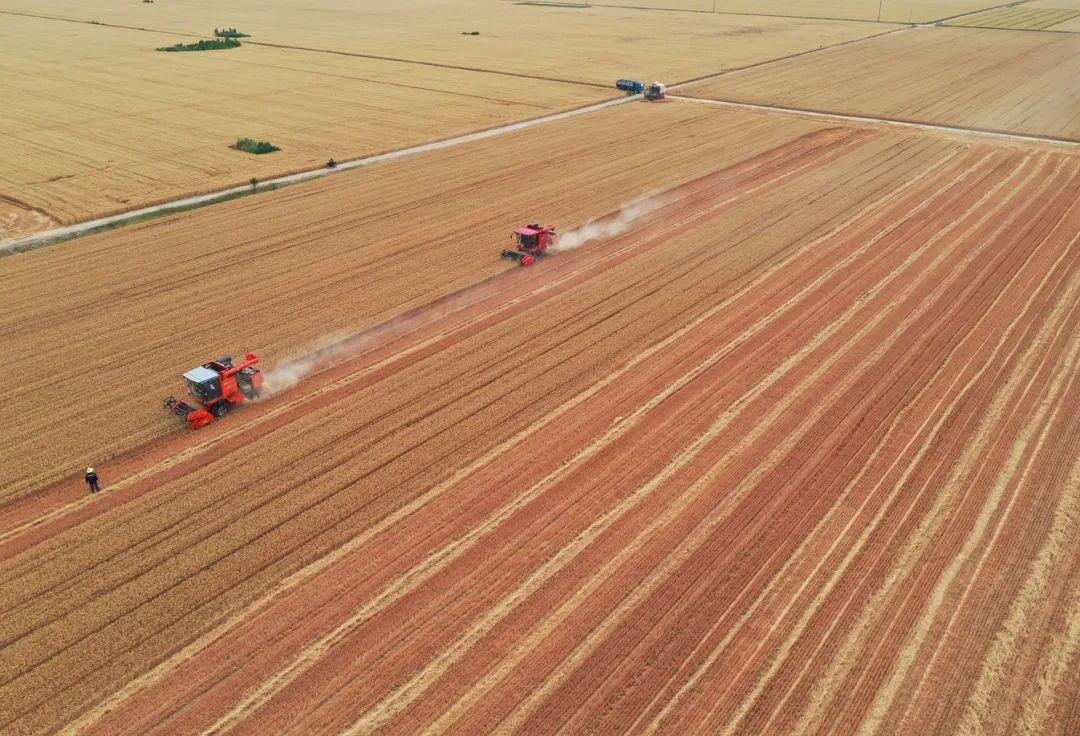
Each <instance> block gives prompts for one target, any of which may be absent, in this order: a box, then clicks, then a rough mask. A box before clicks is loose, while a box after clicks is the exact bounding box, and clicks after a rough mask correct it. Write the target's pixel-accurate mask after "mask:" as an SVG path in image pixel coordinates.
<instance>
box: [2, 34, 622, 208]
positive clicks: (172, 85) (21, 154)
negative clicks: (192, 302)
mask: <svg viewBox="0 0 1080 736" xmlns="http://www.w3.org/2000/svg"><path fill="white" fill-rule="evenodd" d="M3 19H4V20H3V23H0V45H2V46H3V48H4V49H5V60H6V61H7V62H8V64H7V65H6V67H5V72H6V73H5V75H4V77H3V81H0V95H2V96H3V98H4V100H5V106H4V107H5V109H4V115H3V117H2V118H0V133H2V134H3V143H2V144H0V197H4V196H6V197H13V198H17V199H19V200H21V201H22V202H25V203H28V204H29V205H32V206H33V207H37V208H39V209H41V210H44V211H45V212H47V213H48V214H49V215H50V216H51V218H52V219H53V220H55V221H59V222H61V223H71V222H76V221H80V220H87V219H92V218H94V217H96V216H101V215H105V214H109V213H112V212H117V211H123V210H128V209H135V208H137V207H139V206H142V205H147V204H152V203H155V202H159V201H162V200H166V199H171V198H175V197H179V196H182V195H186V194H195V193H199V192H203V191H213V190H216V189H220V188H223V187H226V186H234V185H240V184H244V183H246V182H247V181H248V180H249V179H250V178H251V177H256V178H259V179H264V178H268V177H270V176H273V175H275V174H284V173H287V172H289V171H294V170H299V169H310V168H314V167H317V166H320V165H322V164H323V163H324V162H325V161H326V160H327V159H329V158H331V157H335V158H337V159H338V160H345V159H348V158H355V157H359V156H361V155H364V154H372V153H378V152H381V151H385V150H390V149H395V148H401V147H405V146H408V145H412V144H417V143H422V142H425V141H429V140H435V139H439V138H445V137H449V136H451V135H454V134H458V133H464V132H468V131H472V130H478V129H481V128H488V127H492V126H494V125H497V124H500V123H505V122H509V121H513V120H519V119H525V118H535V117H539V116H541V115H544V114H546V113H549V112H552V111H554V110H558V109H562V108H570V107H577V106H581V105H584V104H588V103H590V102H595V101H598V100H601V99H604V98H605V97H611V96H612V94H611V92H610V91H607V90H601V89H595V88H590V87H587V86H582V85H576V84H563V83H559V82H549V81H541V80H530V82H529V83H528V84H527V85H526V84H522V83H521V80H517V79H514V78H513V77H507V76H505V75H497V74H482V73H476V72H466V71H459V70H454V69H440V68H436V67H431V66H417V65H411V64H400V63H394V62H387V61H379V60H376V59H359V58H354V57H348V56H340V55H332V54H319V53H312V52H305V51H295V50H289V49H274V48H269V47H258V46H249V45H244V46H243V47H241V48H238V49H229V50H226V51H207V52H200V53H186V54H162V53H156V52H154V48H155V47H156V46H161V45H165V44H167V43H173V42H174V41H175V40H176V39H177V38H178V37H177V36H169V35H163V34H154V33H144V32H140V31H131V30H124V29H117V28H108V27H99V26H91V25H86V24H81V23H63V22H58V21H51V20H41V19H36V18H26V17H20V16H12V15H5V16H3ZM212 27H213V26H210V28H212ZM58 45H59V46H61V47H63V48H65V49H70V51H69V52H66V53H64V54H57V53H56V48H57V46H58ZM244 136H246V137H252V138H256V139H260V140H270V141H272V142H273V143H274V144H275V145H277V146H279V147H280V148H281V149H282V150H281V151H278V152H275V153H273V154H270V155H266V156H252V155H250V154H245V153H243V152H240V151H236V150H233V149H232V148H230V146H231V145H232V144H233V143H234V142H235V141H236V139H237V138H239V137H244Z"/></svg>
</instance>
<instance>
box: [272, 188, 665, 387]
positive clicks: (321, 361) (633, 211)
mask: <svg viewBox="0 0 1080 736" xmlns="http://www.w3.org/2000/svg"><path fill="white" fill-rule="evenodd" d="M669 201H671V196H670V195H669V194H667V193H660V194H653V195H647V196H644V197H641V198H640V199H636V200H634V201H633V202H630V203H629V204H626V205H624V206H623V207H622V208H621V209H620V210H619V211H617V212H612V213H609V214H607V215H604V216H602V217H599V218H597V219H595V220H590V221H589V222H587V223H585V224H584V225H582V226H581V227H578V228H575V229H574V230H571V231H569V232H567V233H564V234H563V235H561V236H560V237H559V242H558V243H557V244H556V245H554V246H552V247H551V248H550V249H549V250H550V251H567V250H573V249H575V248H580V247H581V246H583V245H585V244H586V243H590V242H592V241H594V240H608V239H610V238H614V237H617V236H619V235H622V234H623V233H624V232H626V231H627V230H629V229H630V227H631V226H632V225H634V224H635V223H636V222H637V221H638V220H640V219H641V218H643V217H646V216H648V215H649V214H651V213H653V212H655V211H656V210H657V209H659V208H660V207H662V206H663V205H665V204H667V203H668V202H669ZM494 278H498V277H494ZM492 281H493V279H488V280H486V281H482V282H480V283H478V284H474V285H473V286H468V287H466V288H464V289H461V290H459V291H455V292H453V293H451V294H448V295H446V296H444V297H442V298H440V299H436V300H435V301H433V302H430V303H429V304H425V305H422V306H420V307H417V308H416V309H413V310H411V311H408V312H405V313H404V314H401V315H398V316H397V317H394V318H392V319H390V320H388V321H386V322H381V323H379V324H377V325H375V326H374V327H371V328H369V329H367V330H364V331H363V332H360V333H349V332H347V331H340V332H335V333H331V334H329V335H324V336H323V337H321V338H319V339H318V340H316V341H315V343H313V344H312V345H311V346H310V347H309V348H307V349H306V350H305V351H304V352H303V353H300V354H299V355H295V356H293V357H292V358H289V359H288V360H286V361H284V362H283V363H280V364H278V365H276V366H274V367H273V368H270V369H268V370H266V371H264V372H263V376H264V383H263V393H262V395H263V396H264V397H265V398H270V397H271V396H276V395H278V394H280V393H282V392H284V391H288V390H289V389H291V388H293V387H295V386H296V385H297V384H299V383H300V382H301V381H303V380H304V379H305V378H307V377H308V376H310V375H311V374H312V373H315V372H317V371H320V370H323V369H325V368H329V367H330V366H332V365H334V364H336V363H341V362H343V361H346V360H351V359H352V358H357V357H359V356H361V355H363V354H364V353H366V352H368V351H370V350H373V349H375V348H377V347H381V346H383V345H385V344H387V343H389V342H391V341H393V340H396V339H398V338H400V337H401V336H403V335H405V334H407V333H409V332H413V331H414V330H417V329H419V328H421V327H423V326H425V325H429V324H432V323H434V322H436V321H441V320H443V319H445V318H446V316H447V315H448V314H450V313H451V312H455V311H457V310H459V309H463V308H465V307H468V306H470V305H472V304H475V303H476V302H477V301H478V300H480V299H482V298H484V297H486V296H488V295H490V285H491V283H492Z"/></svg>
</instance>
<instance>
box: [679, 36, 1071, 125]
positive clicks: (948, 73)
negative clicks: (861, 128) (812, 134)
mask: <svg viewBox="0 0 1080 736" xmlns="http://www.w3.org/2000/svg"><path fill="white" fill-rule="evenodd" d="M1078 78H1080V36H1074V35H1069V34H1063V33H1024V32H1020V31H1017V32H1007V31H1000V30H987V29H975V28H972V29H968V28H919V29H915V30H911V31H903V32H900V33H894V34H890V35H888V36H883V37H881V38H876V39H870V40H868V41H864V42H861V43H858V44H853V45H850V46H845V47H842V48H838V49H834V50H828V51H823V52H821V53H818V54H812V55H808V56H805V57H802V58H796V59H791V60H788V61H780V62H777V63H775V64H769V65H766V66H763V67H760V68H757V69H750V70H747V71H744V72H738V73H735V74H731V75H726V76H722V77H718V78H716V79H712V80H708V81H704V82H700V83H698V84H694V85H690V86H688V87H685V88H682V89H680V90H679V93H680V94H684V95H688V96H692V97H704V98H709V99H719V100H732V101H737V102H750V103H755V104H763V105H779V106H790V107H796V108H802V109H811V110H821V111H827V112H837V113H851V114H858V115H868V116H875V117H886V118H894V119H900V120H909V121H914V122H924V123H936V124H942V125H952V126H959V127H971V128H978V129H983V130H995V131H1001V132H1013V133H1027V134H1032V135H1042V136H1051V137H1055V138H1064V139H1068V140H1080V85H1077V84H1075V80H1076V79H1078Z"/></svg>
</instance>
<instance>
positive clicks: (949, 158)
mask: <svg viewBox="0 0 1080 736" xmlns="http://www.w3.org/2000/svg"><path fill="white" fill-rule="evenodd" d="M959 155H960V152H959V151H953V152H950V153H949V154H948V155H946V156H943V157H941V158H940V159H939V160H937V161H936V162H935V163H934V164H933V165H931V166H929V167H928V168H926V169H925V170H924V171H922V172H920V174H918V175H916V176H914V177H912V178H911V179H909V180H908V181H907V182H904V184H902V185H901V186H899V187H897V188H896V189H895V190H893V191H890V192H889V193H887V194H885V195H883V196H882V197H880V198H878V199H877V200H875V201H873V202H871V203H869V204H867V205H866V206H865V207H863V208H862V209H860V210H859V211H858V212H856V213H855V214H853V215H852V216H850V217H849V218H847V219H846V220H844V221H843V222H841V223H839V224H837V225H836V226H835V227H833V228H832V229H830V230H829V231H828V232H826V233H824V234H822V235H821V236H819V237H817V238H815V239H813V240H811V241H810V242H808V243H807V244H806V245H804V246H802V247H801V248H797V249H794V250H793V252H791V253H790V254H789V255H788V256H786V257H784V258H782V259H780V260H778V261H777V262H776V263H775V264H773V266H771V267H770V268H768V269H766V270H765V271H763V272H762V273H761V274H760V275H759V276H757V277H756V278H754V279H752V280H751V281H750V282H749V283H748V284H747V285H746V286H744V287H743V288H742V289H740V290H739V291H737V292H735V293H734V294H732V295H731V296H730V297H727V298H725V299H724V300H722V301H721V302H720V303H718V304H717V305H716V306H714V307H712V308H710V309H709V310H707V311H706V312H704V313H703V314H701V315H700V316H699V317H697V318H695V319H694V320H693V321H691V322H690V323H688V324H687V325H685V326H683V327H681V328H680V329H678V330H676V331H675V332H673V333H672V334H671V335H669V336H668V337H666V338H664V339H663V340H660V341H659V342H657V343H655V344H654V345H652V346H651V347H649V348H647V349H646V350H643V351H642V352H641V353H639V354H638V355H636V356H634V357H633V358H631V359H630V360H628V361H627V362H626V363H625V364H624V365H623V366H621V367H620V368H619V369H617V370H616V371H614V372H612V373H611V374H609V375H608V376H607V377H606V378H605V379H603V380H601V381H599V382H597V383H596V384H594V385H593V386H590V387H589V388H588V389H586V390H585V391H583V392H582V393H580V394H578V395H577V396H575V397H573V398H571V399H569V400H568V401H566V402H564V403H563V404H561V405H560V406H558V407H556V408H555V409H553V410H552V411H551V412H549V413H548V414H546V415H545V416H544V417H541V418H540V419H539V420H538V421H537V422H536V423H534V424H533V425H532V426H530V427H528V428H525V429H523V430H522V431H520V432H518V433H517V434H515V435H514V436H513V437H511V438H509V439H508V440H506V441H505V442H503V443H501V444H500V445H498V446H497V447H495V448H492V450H490V451H489V452H488V453H485V455H483V456H482V457H480V458H478V459H477V460H475V461H474V462H473V463H470V464H469V465H468V466H466V467H465V468H463V469H461V470H459V471H458V472H457V473H455V474H454V475H453V476H452V477H451V478H449V479H447V480H446V481H444V482H443V483H440V484H439V485H438V486H435V487H434V488H432V489H431V490H430V491H428V492H427V493H425V494H423V495H421V496H419V497H417V498H416V499H414V500H413V501H412V502H410V503H409V504H407V505H406V506H404V507H402V508H401V509H399V510H398V511H397V512H395V513H393V514H391V515H389V516H388V517H386V519H384V520H383V521H382V522H380V523H379V524H377V525H376V526H375V527H373V528H372V529H371V530H369V531H368V532H366V533H364V534H361V535H358V536H357V537H354V538H353V539H351V540H349V541H348V542H346V543H345V544H343V545H342V546H340V547H338V548H337V549H335V550H333V551H332V552H330V553H329V554H327V555H325V556H324V557H321V558H319V559H318V560H315V561H313V562H311V563H310V564H308V565H306V566H305V567H303V568H301V569H300V570H298V571H297V572H295V573H293V574H292V575H290V576H289V577H287V578H286V579H285V580H283V581H282V582H281V584H279V585H278V586H276V587H275V588H274V589H273V590H271V591H269V592H268V593H267V594H266V595H264V596H262V597H261V598H259V599H257V600H256V601H254V602H252V603H251V604H249V605H248V606H247V607H245V608H244V609H243V610H242V611H239V612H237V613H236V614H234V615H232V616H230V617H228V618H227V619H226V620H225V621H223V622H221V623H219V624H217V625H216V626H214V627H213V628H212V629H210V630H209V631H207V632H205V633H204V634H202V635H201V636H199V637H198V638H197V639H195V640H194V641H193V642H191V643H190V644H188V645H187V646H185V647H183V648H182V649H181V650H179V651H178V652H176V653H175V654H173V655H172V656H170V657H169V658H168V659H166V660H165V661H163V662H161V663H160V664H158V665H157V666H156V667H154V668H153V669H152V670H150V671H149V672H147V673H145V674H144V675H142V676H140V677H137V678H135V679H133V680H132V681H131V682H129V683H128V684H127V685H126V686H125V687H124V688H122V689H121V690H119V691H117V692H116V693H114V694H113V695H111V696H110V697H109V698H107V699H105V700H103V701H101V702H100V703H98V704H97V705H96V706H94V707H93V708H92V709H90V710H89V711H87V712H86V713H85V714H83V715H82V716H80V717H79V718H77V719H76V720H74V721H72V722H71V723H70V724H68V725H67V726H66V727H65V728H64V730H63V731H62V732H61V733H63V734H76V733H79V732H81V731H82V730H84V729H86V728H87V727H89V726H91V725H93V724H94V723H96V722H97V721H99V720H100V719H101V718H102V717H103V716H104V715H105V714H107V713H109V712H111V711H113V710H115V709H117V708H118V707H120V706H121V705H122V704H123V703H125V702H127V701H128V700H130V699H131V698H132V697H133V696H134V695H136V694H137V693H139V692H141V691H142V690H144V689H146V688H148V687H150V686H152V685H153V684H155V683H157V682H159V681H160V680H162V679H163V678H165V677H166V676H167V675H168V674H169V673H170V672H172V671H174V670H175V669H176V668H177V667H179V666H180V665H181V664H183V663H184V662H185V661H187V660H188V659H190V658H191V657H193V656H194V655H195V654H196V653H198V652H200V651H202V650H204V649H206V648H207V647H208V646H210V645H211V644H213V643H214V642H216V641H218V640H219V639H220V638H221V637H223V636H224V635H225V634H226V633H228V632H229V631H232V630H233V629H235V628H236V627H238V626H239V625H241V624H242V623H244V621H245V620H246V619H248V618H250V617H251V616H252V615H254V614H255V613H256V612H257V611H260V610H262V609H264V608H266V607H267V606H268V605H269V604H270V602H271V601H272V600H274V599H275V598H277V597H278V596H279V595H281V594H283V593H285V592H287V591H289V590H291V589H293V588H295V587H297V586H298V585H300V584H301V583H303V582H305V581H306V580H308V579H310V578H312V577H314V576H315V575H317V574H318V573H320V572H322V571H323V570H325V569H326V568H328V567H330V566H331V565H333V564H334V563H335V562H337V561H338V560H340V559H342V558H344V557H346V556H347V555H349V554H350V553H352V552H353V551H354V550H356V549H358V548H360V547H362V546H363V545H364V544H366V543H367V542H368V541H369V540H370V539H371V538H373V537H374V536H376V535H378V534H380V533H382V532H384V531H385V530H386V529H388V528H390V527H391V526H393V525H395V524H396V523H398V522H399V521H400V520H402V519H404V518H406V517H407V516H409V515H411V514H413V513H415V511H416V510H417V509H419V508H420V507H422V506H424V505H426V504H427V503H428V502H429V501H430V500H432V499H434V498H436V497H437V496H439V495H440V494H441V493H443V491H444V490H445V489H446V488H449V487H451V486H453V485H455V484H457V483H459V482H461V481H462V480H464V479H465V478H467V477H469V476H470V475H472V474H473V473H475V472H476V470H478V469H480V468H481V467H483V466H485V465H487V464H489V463H490V462H492V461H493V460H495V459H497V458H498V457H500V456H501V455H503V454H505V453H506V452H509V451H510V450H511V449H513V448H514V447H515V446H517V445H518V444H519V443H520V442H522V441H523V440H525V439H526V438H527V437H529V436H532V435H533V434H535V433H536V432H538V431H539V430H540V429H542V428H543V427H544V426H547V425H549V424H550V423H551V422H552V421H554V420H556V419H557V418H559V417H561V416H563V415H564V414H566V413H567V412H569V411H571V410H572V409H573V408H575V407H577V406H578V405H580V404H582V403H584V402H585V401H587V400H588V399H589V398H591V397H592V396H594V395H595V394H597V393H599V392H600V391H601V390H603V389H604V388H605V387H606V386H608V385H610V384H612V383H614V382H615V381H617V380H619V379H620V378H621V377H622V376H623V375H624V374H625V373H627V372H629V371H630V370H632V369H633V368H634V367H635V366H637V365H638V364H640V363H641V362H643V361H645V360H647V359H648V358H650V357H652V356H653V355H655V354H656V353H659V352H661V351H663V350H665V349H667V348H668V346H670V345H672V344H673V343H675V342H677V341H678V340H680V339H682V338H683V337H684V336H685V335H687V334H689V333H690V332H692V331H694V330H696V329H697V328H698V327H699V326H700V325H701V324H703V323H705V322H706V321H708V320H709V319H712V317H714V316H715V315H716V314H719V313H720V312H722V311H723V310H724V309H726V308H728V307H729V306H730V305H731V304H733V303H735V302H736V301H737V300H738V299H740V298H742V297H743V296H745V295H746V294H748V293H751V292H753V291H754V290H755V289H756V288H758V286H759V285H760V284H761V283H763V282H765V281H766V280H767V279H769V278H770V277H772V276H773V275H774V274H776V273H778V272H780V271H782V270H783V269H785V268H786V267H787V266H788V265H789V264H791V263H792V262H794V261H796V260H797V259H798V258H801V257H802V256H803V255H804V254H806V253H808V252H812V251H813V249H814V248H815V247H816V246H818V245H819V244H821V243H823V242H826V241H827V240H828V239H830V238H832V237H834V236H835V235H836V234H838V233H840V232H842V231H843V230H845V229H847V228H849V227H850V226H851V225H853V224H854V223H856V222H858V221H860V220H861V219H862V218H864V217H865V216H866V215H867V214H868V213H870V212H873V211H875V210H876V209H878V208H879V207H881V206H884V205H886V204H887V203H888V202H889V201H890V200H893V199H896V198H897V197H899V196H900V195H901V194H902V193H904V192H905V191H907V190H909V189H912V188H914V187H915V186H916V185H918V184H920V183H922V181H923V180H925V179H929V178H931V177H932V176H933V175H934V174H935V173H937V172H938V171H939V170H940V169H942V168H944V167H945V166H946V165H947V164H950V163H952V162H953V161H954V160H955V159H956V158H958V157H959ZM987 158H989V156H986V157H984V158H983V159H982V161H985V160H986V159H987ZM980 163H981V161H980ZM977 165H978V164H976V166H977ZM972 168H974V167H972ZM921 208H922V207H921V206H920V207H917V208H915V211H914V212H913V213H912V214H915V212H917V211H919V210H920V209H921ZM873 242H876V240H874V241H872V242H871V243H868V244H867V247H870V246H871V245H872V244H873Z"/></svg>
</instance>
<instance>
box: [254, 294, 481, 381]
mask: <svg viewBox="0 0 1080 736" xmlns="http://www.w3.org/2000/svg"><path fill="white" fill-rule="evenodd" d="M493 284H494V278H492V279H486V280H484V281H481V282H479V283H476V284H473V285H471V286H467V287H465V288H464V289H460V290H458V291H455V292H451V293H450V294H447V295H446V296H443V297H440V298H438V299H435V300H434V301H432V302H428V303H427V304H422V305H420V306H418V307H416V308H414V309H410V310H408V311H406V312H403V313H402V314H399V315H397V316H396V317H392V318H390V319H389V320H387V321H385V322H380V323H378V324H376V325H374V326H372V327H369V328H368V329H366V330H363V331H362V332H358V333H357V332H349V331H338V332H333V333H330V334H327V335H324V336H322V337H320V338H319V339H318V340H316V341H315V342H314V343H313V344H312V345H311V346H309V347H308V348H307V349H306V350H304V352H302V353H300V354H298V355H294V356H293V357H291V358H289V359H287V360H285V361H284V362H282V363H279V364H278V365H276V366H274V367H273V368H270V369H268V370H265V371H264V372H263V377H264V383H263V391H262V395H263V397H264V398H270V397H271V396H276V395H277V394H280V393H282V392H284V391H288V390H289V389H291V388H293V387H294V386H296V385H297V384H299V383H300V382H301V381H303V380H304V379H305V378H307V377H308V376H310V375H311V374H312V373H316V372H318V371H321V370H324V369H326V368H329V367H331V366H333V365H336V364H337V363H341V362H344V361H346V360H351V359H353V358H358V357H360V356H361V355H363V354H364V353H367V352H370V351H372V350H375V349H377V348H381V347H383V346H385V345H387V344H389V343H391V342H393V341H394V340H397V339H400V338H401V337H403V336H405V335H407V334H409V333H411V332H415V331H416V330H418V329H420V328H422V327H425V326H428V325H431V324H434V323H437V322H442V321H444V320H445V319H446V317H447V316H448V315H450V314H452V313H454V312H457V311H459V310H461V309H465V308H467V307H470V306H472V305H474V304H476V303H477V302H479V301H481V300H482V299H484V298H486V297H488V296H490V295H491V293H492V288H491V287H492V285H493Z"/></svg>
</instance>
